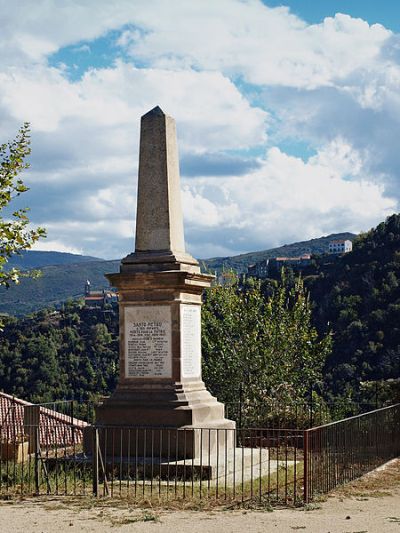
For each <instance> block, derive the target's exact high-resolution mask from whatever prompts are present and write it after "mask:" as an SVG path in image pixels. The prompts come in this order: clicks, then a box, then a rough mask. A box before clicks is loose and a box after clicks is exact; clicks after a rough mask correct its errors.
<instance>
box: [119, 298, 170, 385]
mask: <svg viewBox="0 0 400 533" xmlns="http://www.w3.org/2000/svg"><path fill="white" fill-rule="evenodd" d="M171 373H172V351H171V309H170V308H169V307H167V306H163V305H152V306H127V307H126V308H125V376H126V377H127V378H170V377H171Z"/></svg>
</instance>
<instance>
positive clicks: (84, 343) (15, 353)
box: [0, 302, 118, 402]
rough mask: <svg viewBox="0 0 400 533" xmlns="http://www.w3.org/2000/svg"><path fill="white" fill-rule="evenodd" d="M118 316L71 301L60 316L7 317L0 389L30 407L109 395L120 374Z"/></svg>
mask: <svg viewBox="0 0 400 533" xmlns="http://www.w3.org/2000/svg"><path fill="white" fill-rule="evenodd" d="M117 325H118V317H117V313H115V314H114V313H113V312H112V311H111V310H109V312H106V313H104V312H103V311H97V310H93V309H91V310H87V309H83V308H81V305H79V304H78V303H77V302H69V303H67V304H66V305H65V306H64V308H63V309H62V310H61V311H60V312H54V311H39V312H38V313H36V314H34V315H32V317H29V318H28V317H24V318H21V319H19V320H18V319H16V318H11V317H10V318H6V319H5V326H4V331H3V332H1V333H0V389H2V390H4V391H5V392H7V393H9V394H14V395H15V396H18V397H20V398H24V399H28V400H30V401H33V402H47V401H53V400H57V399H58V400H60V399H65V398H67V399H73V398H75V399H78V400H86V399H91V398H95V397H98V396H99V395H104V394H109V392H110V391H111V390H113V388H114V387H115V385H116V381H117V373H118V329H117V327H118V326H117Z"/></svg>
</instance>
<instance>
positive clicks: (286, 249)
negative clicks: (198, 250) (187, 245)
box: [200, 232, 356, 273]
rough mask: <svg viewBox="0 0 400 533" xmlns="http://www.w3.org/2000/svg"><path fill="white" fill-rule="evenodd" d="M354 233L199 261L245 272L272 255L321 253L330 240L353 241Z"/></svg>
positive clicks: (208, 266) (213, 267)
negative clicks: (251, 265)
mask: <svg viewBox="0 0 400 533" xmlns="http://www.w3.org/2000/svg"><path fill="white" fill-rule="evenodd" d="M355 237H356V235H355V234H354V233H348V232H346V233H332V234H331V235H327V236H325V237H319V238H318V239H311V240H309V241H301V242H295V243H293V244H285V245H283V246H279V247H278V248H271V249H269V250H262V251H261V252H250V253H247V254H241V255H235V256H232V257H214V258H212V259H205V260H202V261H200V263H201V265H202V267H203V268H204V269H205V270H208V271H210V272H214V271H215V270H216V271H217V272H219V271H221V270H222V269H226V270H229V269H233V270H235V271H237V272H239V273H246V272H247V267H248V266H249V265H250V264H252V263H258V262H260V261H264V260H265V259H271V258H272V257H282V256H283V257H298V256H300V255H303V254H323V253H326V252H327V251H328V245H329V242H330V241H333V240H337V239H349V240H350V241H353V240H354V239H355Z"/></svg>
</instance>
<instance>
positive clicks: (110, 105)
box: [0, 0, 400, 258]
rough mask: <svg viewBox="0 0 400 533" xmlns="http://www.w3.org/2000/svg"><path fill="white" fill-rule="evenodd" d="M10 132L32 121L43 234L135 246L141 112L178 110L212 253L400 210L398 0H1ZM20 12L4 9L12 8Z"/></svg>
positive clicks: (95, 248)
mask: <svg viewBox="0 0 400 533" xmlns="http://www.w3.org/2000/svg"><path fill="white" fill-rule="evenodd" d="M0 9H1V11H2V13H3V17H2V21H1V22H0V24H1V27H0V29H1V31H0V139H1V140H2V141H5V140H7V139H11V138H12V137H13V136H14V135H15V133H16V131H17V130H18V127H19V126H20V125H21V123H22V122H24V121H30V122H31V126H32V156H31V169H30V170H29V171H28V172H26V173H25V177H24V178H25V181H26V182H27V184H28V185H29V187H30V191H29V192H28V193H26V194H24V195H23V196H22V197H21V199H20V202H21V205H23V204H28V205H29V206H30V207H31V211H30V217H31V220H32V223H33V225H42V226H45V227H46V228H47V230H48V238H47V240H46V241H43V242H42V243H40V244H39V246H38V248H41V249H47V250H60V251H73V252H77V253H84V254H90V255H95V256H98V257H104V258H119V257H122V256H124V255H126V254H127V253H129V252H131V251H132V249H133V247H134V237H133V236H134V219H135V209H136V186H137V164H138V144H139V123H140V116H141V115H142V114H144V113H145V112H147V111H148V110H149V109H151V108H152V107H154V106H155V105H160V107H161V108H162V109H163V110H164V111H165V112H166V113H168V114H170V115H172V116H174V118H175V119H176V121H177V129H178V139H179V152H180V161H181V176H182V198H183V208H184V217H185V238H186V243H187V248H188V250H189V251H190V252H191V253H192V254H193V255H195V256H196V257H199V258H206V257H211V256H216V255H220V256H227V255H234V254H239V253H243V252H247V251H253V250H261V249H266V248H269V247H273V246H278V245H281V244H285V243H290V242H294V241H298V240H305V239H309V238H314V237H319V236H321V235H327V234H330V233H334V232H339V231H353V232H359V231H363V230H368V229H369V228H370V227H372V226H373V225H375V224H377V223H378V222H380V221H381V220H383V219H384V218H385V217H386V216H388V215H390V214H391V213H393V212H398V211H399V202H400V187H399V175H398V168H399V167H400V152H399V150H398V146H397V144H398V141H397V139H398V131H399V125H400V97H399V94H400V91H399V89H400V39H399V36H398V34H397V32H398V31H399V30H400V29H399V24H400V22H399V21H400V4H399V3H398V2H396V1H394V0H393V1H389V0H386V1H383V2H379V3H378V2H376V1H372V0H340V1H339V0H338V1H334V0H323V1H321V0H320V1H317V0H291V1H288V2H284V1H282V2H280V1H274V0H266V1H264V2H262V1H261V0H219V1H218V2H215V1H212V0H191V2H187V1H185V0H170V1H169V2H165V1H164V0H119V1H118V2H117V3H111V2H109V1H107V0H86V1H83V0H76V1H74V2H70V1H60V0H59V1H56V0H48V1H44V0H38V1H37V2H35V9H33V8H32V3H31V2H29V1H28V0H20V1H19V2H18V5H17V6H16V5H15V3H10V2H6V1H5V0H0ZM4 13H6V15H4Z"/></svg>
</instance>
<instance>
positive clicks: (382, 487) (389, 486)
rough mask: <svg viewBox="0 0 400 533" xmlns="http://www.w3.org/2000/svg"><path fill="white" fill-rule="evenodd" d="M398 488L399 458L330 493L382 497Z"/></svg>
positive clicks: (345, 495)
mask: <svg viewBox="0 0 400 533" xmlns="http://www.w3.org/2000/svg"><path fill="white" fill-rule="evenodd" d="M398 489H400V459H393V460H392V461H389V462H388V463H386V464H385V465H383V466H381V467H379V468H377V469H376V470H373V471H372V472H369V473H368V474H366V475H365V476H363V477H361V478H359V479H356V480H355V481H352V482H350V483H347V484H346V485H343V486H341V487H339V488H337V489H336V490H335V491H334V492H333V493H332V495H334V496H338V497H342V498H345V497H354V498H363V499H365V498H382V497H384V496H389V495H391V494H392V493H393V491H394V490H398Z"/></svg>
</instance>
